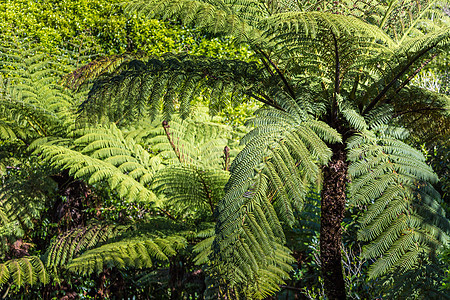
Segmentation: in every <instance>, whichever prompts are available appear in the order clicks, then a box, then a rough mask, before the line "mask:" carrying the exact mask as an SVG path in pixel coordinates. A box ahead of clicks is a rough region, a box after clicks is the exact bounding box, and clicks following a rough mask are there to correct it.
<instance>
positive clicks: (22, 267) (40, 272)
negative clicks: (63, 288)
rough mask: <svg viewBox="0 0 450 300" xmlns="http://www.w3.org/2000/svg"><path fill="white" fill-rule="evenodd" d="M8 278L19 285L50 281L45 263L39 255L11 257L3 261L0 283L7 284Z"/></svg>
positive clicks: (0, 266)
mask: <svg viewBox="0 0 450 300" xmlns="http://www.w3.org/2000/svg"><path fill="white" fill-rule="evenodd" d="M8 279H11V280H12V282H13V283H14V284H15V285H17V286H18V287H21V286H23V285H27V284H29V285H34V284H37V283H38V282H41V283H43V284H47V283H48V282H49V281H50V277H49V275H48V273H47V271H46V269H45V266H44V263H43V262H42V261H41V260H40V259H39V257H37V256H27V257H22V258H17V259H10V260H8V261H6V262H3V263H1V264H0V285H3V284H5V283H6V282H7V281H8Z"/></svg>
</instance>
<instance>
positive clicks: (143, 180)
mask: <svg viewBox="0 0 450 300" xmlns="http://www.w3.org/2000/svg"><path fill="white" fill-rule="evenodd" d="M40 151H42V156H43V157H45V159H46V160H47V161H48V162H49V163H51V164H52V165H53V166H54V167H56V168H63V169H68V170H69V172H70V174H71V175H72V176H74V177H75V178H86V179H87V180H88V182H89V184H95V183H98V182H106V183H108V184H109V186H110V188H111V189H112V190H114V191H116V192H117V195H118V196H119V197H122V198H124V199H127V201H130V202H134V201H143V202H152V201H156V199H157V198H156V195H155V194H154V193H153V192H152V191H151V190H149V189H148V187H147V183H148V182H149V181H150V179H151V173H150V171H149V170H147V169H145V168H140V170H141V169H142V170H143V172H138V174H136V176H137V177H136V178H134V177H133V176H128V175H127V174H125V173H126V172H127V169H126V168H124V167H122V168H120V167H116V166H114V164H112V163H109V162H106V161H104V160H101V159H98V158H93V157H91V156H88V155H85V154H82V153H80V152H78V151H74V150H70V149H67V148H65V147H62V146H43V147H42V148H41V150H40ZM124 164H126V166H128V164H127V163H126V162H125V163H124ZM133 167H134V165H133ZM137 167H141V165H139V164H137Z"/></svg>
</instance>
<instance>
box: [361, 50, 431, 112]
mask: <svg viewBox="0 0 450 300" xmlns="http://www.w3.org/2000/svg"><path fill="white" fill-rule="evenodd" d="M436 45H437V44H434V45H431V46H430V47H428V48H425V49H423V50H422V51H420V53H418V54H417V55H416V56H415V57H414V58H413V59H411V60H410V61H409V62H408V63H407V64H406V65H405V66H404V67H403V68H402V69H401V70H400V72H399V73H398V74H397V75H396V76H395V77H394V78H393V79H392V80H391V81H390V82H389V83H388V84H387V85H386V86H385V87H384V89H383V90H382V91H381V92H380V93H379V94H378V95H377V96H376V97H375V98H374V99H373V100H372V102H370V103H369V105H368V106H367V107H366V109H364V111H363V113H362V114H363V115H365V114H366V113H367V112H369V111H370V110H371V109H372V108H374V107H375V105H377V104H378V102H380V101H381V100H382V99H383V98H384V97H385V96H386V93H387V92H388V90H389V89H390V88H391V87H392V86H393V85H394V84H395V83H396V82H397V80H399V79H400V77H401V76H402V75H403V74H405V72H406V71H408V69H409V67H411V66H412V65H413V64H414V63H415V62H416V61H417V60H418V59H419V58H421V57H422V56H423V55H425V54H426V53H427V52H428V51H430V50H432V49H433V48H434V47H436Z"/></svg>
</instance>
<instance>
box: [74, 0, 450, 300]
mask: <svg viewBox="0 0 450 300" xmlns="http://www.w3.org/2000/svg"><path fill="white" fill-rule="evenodd" d="M437 4H438V1H426V0H424V1H414V2H413V1H375V0H374V1H364V2H360V1H346V2H345V3H344V2H341V1H338V3H327V2H324V1H308V3H300V2H297V3H295V2H292V1H290V2H288V1H270V2H269V1H252V0H244V1H240V2H236V1H228V0H218V1H212V2H211V1H201V0H192V1H191V0H177V1H175V2H174V1H166V0H152V1H150V2H146V3H143V2H142V1H135V2H133V3H131V4H129V5H128V8H127V9H128V11H130V12H133V13H134V12H140V13H143V14H146V15H148V16H150V17H155V16H156V17H164V18H177V19H179V20H180V21H181V22H183V23H185V24H189V25H195V26H198V27H200V28H202V29H203V30H204V31H205V32H208V33H211V34H213V35H222V36H234V37H235V40H236V42H238V43H245V44H247V45H248V46H249V47H250V49H252V51H253V52H254V58H255V59H257V60H258V63H256V62H255V63H253V62H252V63H246V62H240V61H231V60H217V59H209V58H203V57H191V56H173V55H166V56H164V57H162V58H141V59H140V60H136V61H131V60H130V61H128V60H127V61H126V62H125V63H124V64H122V65H119V66H117V68H115V69H114V70H109V69H108V68H105V70H107V71H106V72H103V71H101V72H100V73H102V74H101V76H100V77H99V78H98V80H96V81H95V84H94V86H93V88H92V90H91V93H90V96H89V99H88V100H87V101H86V102H85V103H84V104H83V106H82V110H83V111H84V113H85V114H87V115H89V114H91V113H95V116H93V119H95V120H97V121H99V120H100V121H101V120H104V119H103V118H105V119H109V120H114V121H117V122H122V121H123V120H124V119H127V118H128V119H133V118H134V119H136V118H137V117H138V116H139V117H140V116H142V115H146V114H149V115H150V116H151V117H154V116H156V115H157V113H158V112H159V111H162V112H163V114H164V119H167V120H169V117H170V115H172V114H173V113H174V111H175V110H177V109H180V110H181V112H182V117H186V116H187V115H188V114H189V112H190V111H191V106H190V104H189V103H190V101H189V100H190V99H192V98H193V97H195V96H197V95H202V96H204V97H208V98H209V99H210V103H211V105H210V108H211V111H212V112H213V113H214V112H215V110H216V109H215V108H220V107H222V106H223V105H225V104H226V102H227V101H228V100H227V99H226V97H224V96H229V95H238V96H239V95H242V94H245V95H248V96H250V97H253V98H255V99H257V100H259V101H261V102H262V103H264V104H266V106H267V107H265V108H264V109H262V110H260V111H259V112H258V115H257V117H256V118H255V119H254V120H253V121H252V124H253V125H255V126H256V128H255V129H254V130H253V131H252V132H250V133H249V134H248V135H247V136H246V137H244V138H243V143H244V144H245V145H246V147H245V148H244V149H243V150H242V152H241V153H240V154H239V155H238V156H237V157H236V158H235V160H234V161H233V164H232V167H231V176H230V179H229V181H228V184H227V186H226V192H225V196H224V197H223V198H222V200H221V201H220V202H219V204H218V207H217V209H216V213H217V218H218V222H217V225H216V238H215V241H214V243H213V254H212V258H214V259H213V261H212V265H211V266H210V267H209V268H210V271H211V272H210V274H211V275H212V276H213V277H216V278H219V279H218V280H219V285H218V286H219V287H227V288H229V289H228V290H227V289H225V290H226V291H225V293H226V292H227V291H228V292H229V293H230V294H229V295H227V297H230V295H231V294H232V295H240V294H243V295H244V296H245V297H247V298H252V297H254V298H265V297H266V296H268V295H269V294H271V293H273V292H274V291H276V290H277V289H278V285H279V284H281V283H282V282H283V279H285V278H287V272H288V271H289V270H290V269H291V268H290V266H289V262H291V259H292V258H290V257H289V250H288V249H287V248H285V247H284V246H283V245H284V243H285V238H284V233H283V226H292V224H294V220H295V215H294V212H296V211H300V210H301V209H302V205H303V202H304V198H305V195H306V192H307V191H308V188H309V187H310V184H316V185H317V186H320V184H319V183H320V182H322V183H323V184H322V190H321V196H322V199H321V208H322V209H321V236H320V239H321V259H322V270H323V276H324V284H325V289H326V290H327V297H328V298H330V299H344V298H345V296H346V293H345V283H344V279H343V277H342V273H343V272H342V264H341V251H340V244H341V238H340V235H341V231H342V228H341V224H342V220H343V216H344V209H345V204H346V197H347V194H346V189H347V187H348V188H349V190H350V195H351V200H352V201H353V203H356V204H358V205H360V206H368V211H367V212H366V213H365V214H364V215H363V217H362V219H361V222H362V223H361V226H362V229H361V231H360V233H359V237H360V238H361V239H363V240H365V241H367V242H368V245H367V247H366V250H365V255H366V257H379V256H381V255H382V258H381V259H380V260H378V261H377V262H376V263H375V264H373V266H372V267H371V271H370V272H371V276H376V275H380V274H384V273H386V272H391V271H393V270H399V271H405V270H406V269H409V268H414V267H416V265H417V263H418V262H419V261H420V259H419V257H421V255H423V254H425V253H428V254H432V253H433V252H434V251H435V249H437V248H438V247H439V245H440V244H443V243H446V240H447V227H448V220H447V219H446V218H445V216H444V215H443V211H442V208H440V206H439V201H438V200H437V199H438V196H437V195H436V193H435V191H434V190H433V188H432V186H431V185H430V184H431V183H432V182H433V181H435V180H436V179H437V178H436V175H434V173H433V172H432V170H431V169H430V168H429V167H428V166H427V165H426V164H425V163H424V159H423V157H422V156H421V155H420V153H419V152H417V151H415V150H413V149H412V148H411V147H409V146H407V145H406V144H405V143H403V142H401V141H400V139H401V138H402V137H403V136H404V135H405V134H404V131H403V130H397V129H394V128H386V127H385V125H384V124H386V123H387V122H389V121H391V120H394V121H395V122H398V123H399V124H401V125H402V126H404V127H410V128H412V129H413V130H418V128H417V127H415V126H410V125H414V124H411V122H409V123H408V121H410V119H408V118H407V117H406V116H405V117H402V115H403V114H404V113H405V112H407V111H408V109H414V108H415V106H418V108H419V109H421V110H420V113H419V115H420V116H418V117H422V116H423V118H424V120H429V119H430V117H433V118H435V120H436V123H435V124H439V125H440V124H443V125H444V127H445V125H446V124H447V123H448V115H447V110H446V101H447V100H446V99H445V98H444V97H441V96H435V95H431V94H430V93H425V92H423V91H422V90H420V91H417V92H415V89H414V88H410V87H409V84H410V81H411V79H412V78H413V77H414V76H415V75H416V74H417V73H418V72H420V70H421V69H422V68H424V67H425V66H426V65H427V64H428V63H429V62H430V61H431V60H432V59H433V58H434V57H436V56H437V55H439V54H441V53H444V52H445V51H448V50H447V49H448V45H449V42H450V39H449V32H450V30H448V29H449V28H448V24H445V22H441V21H436V22H432V21H431V19H430V18H429V16H430V15H432V14H434V13H436V15H439V14H438V6H437ZM403 8H404V11H407V12H408V14H404V13H403V12H402V9H403ZM319 10H320V11H319ZM431 23H432V24H431ZM428 24H430V25H428ZM431 25H432V26H431ZM94 65H95V64H94ZM98 69H99V68H98V66H97V65H96V66H94V67H93V70H92V74H97V73H98V72H97V70H98ZM84 72H85V73H86V74H89V72H90V70H89V68H86V69H85V70H84ZM77 76H79V75H77ZM72 78H74V76H73V75H72ZM85 78H88V79H89V78H91V77H90V76H89V75H86V76H85ZM413 95H414V96H413ZM416 95H417V98H416ZM411 98H413V99H414V100H411ZM438 99H439V100H438ZM268 107H272V109H269V108H268ZM422 109H423V110H422ZM412 113H413V114H414V112H412ZM405 121H406V122H405ZM434 127H436V126H430V127H427V128H426V129H430V130H433V133H429V134H427V136H432V135H433V134H434V133H435V132H436V133H438V132H439V133H440V134H441V137H445V136H446V130H445V129H441V128H436V130H435V131H434ZM420 130H422V129H420ZM424 131H425V130H422V132H424ZM417 135H419V133H418V134H417ZM166 147H167V145H166ZM170 147H172V149H177V147H176V146H175V147H174V146H173V145H170ZM166 149H167V148H166ZM169 149H170V148H169ZM175 152H176V151H175ZM176 157H177V158H178V159H179V160H180V157H181V156H180V155H179V153H178V155H177V156H176ZM348 161H350V162H351V165H350V169H347V166H348ZM348 174H350V175H351V177H352V182H348V176H347V175H348ZM322 178H323V180H321V179H322ZM206 244H207V243H206V242H205V245H204V246H207V245H206ZM205 249H206V248H205ZM216 295H217V294H216Z"/></svg>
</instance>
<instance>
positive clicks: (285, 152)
mask: <svg viewBox="0 0 450 300" xmlns="http://www.w3.org/2000/svg"><path fill="white" fill-rule="evenodd" d="M283 99H284V100H283V101H290V103H283V102H281V103H282V105H283V107H285V108H286V109H289V113H284V112H280V111H275V110H270V109H269V110H261V111H260V112H259V114H261V115H262V117H261V118H259V117H258V116H257V117H256V118H255V119H254V120H253V121H252V122H253V123H254V124H257V125H258V127H256V128H255V129H254V130H253V131H251V132H250V133H249V134H248V135H247V136H246V137H244V139H243V142H244V143H246V144H247V145H246V147H245V148H244V149H243V150H242V152H241V153H239V155H238V156H237V157H236V159H235V160H234V161H233V164H232V167H231V177H230V180H229V182H228V183H227V186H226V194H225V197H224V198H223V199H222V200H221V202H219V205H218V208H217V209H218V216H219V217H218V222H217V227H216V241H215V247H214V256H215V258H216V259H218V260H219V261H220V264H221V266H223V267H225V270H226V271H225V272H226V275H225V278H226V280H227V281H229V283H230V284H231V285H232V286H234V285H236V284H239V283H242V282H244V281H245V282H247V283H248V282H253V283H254V284H251V285H248V286H247V288H246V290H245V291H244V293H245V294H246V295H247V297H254V298H264V297H266V296H267V295H269V294H270V293H273V291H274V290H276V289H278V287H277V285H278V284H281V283H282V282H283V279H285V278H286V275H287V273H288V272H289V270H290V267H289V262H290V261H291V258H290V256H289V251H288V250H287V249H286V248H284V247H283V246H282V244H284V243H285V240H284V234H283V231H282V228H281V223H280V220H282V221H283V222H285V223H286V224H287V225H292V224H293V222H294V216H293V211H294V209H295V210H297V211H301V209H302V206H303V201H304V198H305V195H306V190H307V185H308V184H309V183H313V182H314V181H315V180H316V178H317V176H318V175H319V169H318V167H317V163H318V162H319V163H326V162H327V161H328V160H329V159H330V157H331V152H330V151H329V150H328V147H327V146H326V144H325V143H324V142H323V140H322V139H321V138H320V137H319V135H324V134H325V137H324V139H327V140H332V141H333V142H337V141H340V136H339V135H338V134H337V133H336V132H334V131H333V130H331V128H328V129H325V128H326V126H325V125H324V124H320V125H319V122H317V121H314V122H310V119H309V118H308V117H307V114H304V113H301V111H302V110H301V109H300V107H299V106H298V104H296V103H295V101H293V100H292V99H290V100H289V98H283ZM279 101H281V100H279ZM310 124H313V126H311V127H310V126H309V125H310ZM315 128H322V130H320V131H319V132H318V133H319V135H318V134H317V133H316V132H315V130H314V129H315ZM324 129H325V130H324ZM275 209H277V211H278V213H279V216H277V214H276V210H275ZM248 278H251V280H250V281H249V280H248Z"/></svg>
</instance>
